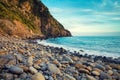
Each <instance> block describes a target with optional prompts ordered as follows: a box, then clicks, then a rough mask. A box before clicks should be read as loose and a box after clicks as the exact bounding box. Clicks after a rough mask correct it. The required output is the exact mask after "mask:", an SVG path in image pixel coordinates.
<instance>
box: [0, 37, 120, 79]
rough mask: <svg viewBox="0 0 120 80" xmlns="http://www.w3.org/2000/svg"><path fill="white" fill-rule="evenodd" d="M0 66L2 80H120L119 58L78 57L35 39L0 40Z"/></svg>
mask: <svg viewBox="0 0 120 80" xmlns="http://www.w3.org/2000/svg"><path fill="white" fill-rule="evenodd" d="M81 52H82V50H81ZM0 63H1V64H0V79H3V80H13V79H23V80H82V79H87V80H104V79H108V80H119V79H120V58H112V57H106V56H95V55H87V54H84V55H82V54H80V53H78V52H70V51H68V50H65V49H64V48H58V47H52V46H45V45H41V44H37V42H36V41H35V40H22V39H17V38H7V37H0ZM13 67H14V69H13ZM38 73H40V74H39V75H36V74H38ZM36 77H39V79H36Z"/></svg>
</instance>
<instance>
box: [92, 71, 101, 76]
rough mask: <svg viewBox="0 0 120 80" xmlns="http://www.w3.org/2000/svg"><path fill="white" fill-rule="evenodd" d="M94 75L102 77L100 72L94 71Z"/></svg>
mask: <svg viewBox="0 0 120 80" xmlns="http://www.w3.org/2000/svg"><path fill="white" fill-rule="evenodd" d="M92 74H93V75H94V76H99V75H100V72H98V71H92Z"/></svg>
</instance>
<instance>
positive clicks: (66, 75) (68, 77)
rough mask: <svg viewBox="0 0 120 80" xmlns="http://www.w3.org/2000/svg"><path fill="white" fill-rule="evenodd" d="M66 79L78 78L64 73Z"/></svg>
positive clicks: (73, 79)
mask: <svg viewBox="0 0 120 80" xmlns="http://www.w3.org/2000/svg"><path fill="white" fill-rule="evenodd" d="M64 76H65V80H76V79H75V78H74V77H72V76H70V75H69V74H64Z"/></svg>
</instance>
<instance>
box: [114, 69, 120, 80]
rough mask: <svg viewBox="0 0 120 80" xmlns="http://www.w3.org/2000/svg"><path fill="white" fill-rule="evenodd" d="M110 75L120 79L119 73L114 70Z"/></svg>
mask: <svg viewBox="0 0 120 80" xmlns="http://www.w3.org/2000/svg"><path fill="white" fill-rule="evenodd" d="M112 77H113V79H114V80H120V74H119V73H118V72H116V71H113V75H112Z"/></svg>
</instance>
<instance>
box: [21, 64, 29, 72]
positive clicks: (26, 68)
mask: <svg viewBox="0 0 120 80" xmlns="http://www.w3.org/2000/svg"><path fill="white" fill-rule="evenodd" d="M20 68H22V69H23V70H24V71H25V72H28V70H29V68H28V67H26V66H24V65H20Z"/></svg>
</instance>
